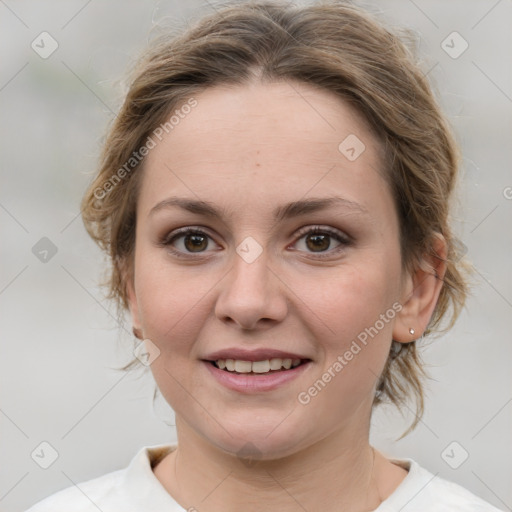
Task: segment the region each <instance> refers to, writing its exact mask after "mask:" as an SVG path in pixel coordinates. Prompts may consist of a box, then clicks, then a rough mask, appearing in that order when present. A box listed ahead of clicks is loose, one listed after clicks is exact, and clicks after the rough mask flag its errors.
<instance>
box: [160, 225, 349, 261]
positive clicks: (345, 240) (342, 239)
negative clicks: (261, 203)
mask: <svg viewBox="0 0 512 512" xmlns="http://www.w3.org/2000/svg"><path fill="white" fill-rule="evenodd" d="M309 234H313V235H315V234H322V235H328V236H329V237H331V238H334V239H335V240H336V241H337V242H339V243H340V244H341V245H340V246H338V247H336V248H335V249H332V250H328V251H326V252H323V253H314V252H312V253H310V254H312V255H314V257H315V258H318V259H322V258H327V257H331V256H332V255H333V253H334V254H337V253H338V252H340V251H342V250H344V249H345V248H346V247H348V246H350V245H351V244H352V240H351V239H350V238H349V237H348V236H347V235H344V234H342V233H341V232H339V231H337V230H333V229H330V228H323V227H321V226H313V227H306V228H302V229H301V230H299V232H298V233H297V237H298V238H297V240H296V241H299V240H300V239H301V238H303V237H304V236H305V235H309ZM186 235H200V236H206V237H208V238H210V239H211V238H212V237H211V236H210V235H208V233H206V232H205V231H202V230H201V229H198V228H191V227H186V228H180V229H177V230H176V231H174V232H172V233H170V234H169V235H168V236H166V237H165V238H164V239H163V240H162V241H161V242H160V245H161V246H163V247H166V248H167V249H168V250H169V251H170V252H171V253H172V254H173V255H174V256H176V257H178V258H190V257H194V256H193V255H194V254H196V255H199V257H200V255H201V253H200V252H199V253H185V254H186V255H185V254H184V253H183V252H181V251H177V250H176V249H174V248H173V247H172V244H173V243H174V242H175V241H176V240H177V239H179V238H181V237H184V236H186Z"/></svg>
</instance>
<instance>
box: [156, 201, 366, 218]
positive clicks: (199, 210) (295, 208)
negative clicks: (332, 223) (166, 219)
mask: <svg viewBox="0 0 512 512" xmlns="http://www.w3.org/2000/svg"><path fill="white" fill-rule="evenodd" d="M173 207H178V208H181V209H183V210H186V211H188V212H190V213H195V214H197V215H203V216H204V217H209V218H212V219H219V220H221V219H222V217H223V214H224V213H225V212H226V210H225V209H218V208H217V207H216V206H215V205H214V204H213V203H210V202H208V201H201V200H195V199H187V198H183V197H169V198H168V199H164V200H163V201H160V202H159V203H157V204H156V205H155V206H153V208H151V210H150V212H149V216H151V215H154V214H155V213H157V212H159V211H161V210H166V209H169V208H173ZM333 207H342V208H344V209H346V210H349V211H350V212H351V213H361V214H366V215H367V214H368V210H367V209H366V208H365V207H364V206H362V205H361V204H359V203H356V202H354V201H350V200H348V199H345V198H343V197H338V196H333V197H321V198H311V199H303V200H300V201H293V202H290V203H286V204H284V205H281V206H278V207H277V208H276V209H275V210H274V212H273V216H274V219H275V220H276V221H283V220H286V219H291V218H294V217H298V216H301V215H306V214H308V213H315V212H318V211H322V210H326V209H328V208H333Z"/></svg>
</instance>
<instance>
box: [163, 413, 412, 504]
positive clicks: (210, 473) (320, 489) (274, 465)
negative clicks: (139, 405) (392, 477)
mask: <svg viewBox="0 0 512 512" xmlns="http://www.w3.org/2000/svg"><path fill="white" fill-rule="evenodd" d="M177 427H178V448H177V449H176V450H175V451H173V452H172V453H171V454H169V455H168V456H167V457H166V458H165V459H164V460H163V461H162V462H161V463H160V464H159V465H158V466H157V468H155V475H156V476H157V478H158V479H159V480H160V481H161V482H162V484H163V485H164V487H165V488H166V489H167V491H168V492H169V493H170V494H171V495H172V496H173V497H174V499H175V500H176V501H177V502H178V503H180V504H181V505H182V506H183V507H184V508H185V509H187V510H188V509H190V510H194V509H197V510H208V512H217V511H219V512H220V511H222V512H231V511H233V512H234V511H235V510H236V511H239V510H244V511H245V512H252V511H260V510H280V511H283V512H288V511H292V510H293V511H297V510H300V509H301V508H302V509H304V510H308V511H309V512H313V511H322V512H331V511H332V512H334V511H335V510H336V511H339V510H340V509H342V510H344V511H347V512H363V511H369V510H374V509H375V508H377V507H378V505H379V504H380V503H381V501H382V498H381V496H380V494H381V493H380V492H379V482H380V480H381V477H380V476H379V474H380V473H381V472H382V470H383V465H385V464H386V463H388V464H390V463H389V462H388V461H386V459H384V458H383V457H382V456H381V455H380V454H378V453H377V454H376V452H375V451H374V450H373V448H372V447H371V446H370V445H369V441H368V435H366V436H361V435H358V436H357V437H356V436H353V435H347V433H346V432H335V433H333V434H332V435H331V436H328V437H327V438H324V439H322V440H321V441H318V442H317V443H315V444H314V445H312V446H309V447H307V448H306V449H304V450H301V451H299V452H297V453H294V454H293V455H290V456H288V457H284V458H281V459H278V460H259V461H251V460H241V459H239V458H237V457H236V456H233V455H231V454H228V453H226V452H224V451H222V450H220V449H219V448H216V447H215V446H213V445H211V443H208V442H207V441H206V440H205V439H204V438H202V437H200V436H198V435H197V434H196V433H195V432H194V431H192V430H191V429H190V428H189V427H188V426H187V425H186V424H184V423H183V422H181V421H180V420H179V418H177ZM366 434H368V432H367V433H366ZM391 466H392V464H391ZM402 479H403V476H402ZM384 486H385V485H384ZM388 487H389V486H388Z"/></svg>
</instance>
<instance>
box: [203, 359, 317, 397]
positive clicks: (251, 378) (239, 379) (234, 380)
mask: <svg viewBox="0 0 512 512" xmlns="http://www.w3.org/2000/svg"><path fill="white" fill-rule="evenodd" d="M203 362H204V364H205V365H206V367H207V368H208V371H209V372H210V373H211V374H212V375H213V376H214V377H215V379H217V381H218V382H220V383H221V384H222V385H223V386H225V387H227V388H229V389H232V390H233V391H238V392H240V393H256V392H260V391H272V390H273V389H277V388H278V387H280V386H283V385H284V384H286V383H287V382H290V381H291V380H293V379H295V378H297V377H298V376H299V375H301V374H302V373H303V372H304V371H306V370H307V369H308V368H309V366H310V364H311V361H308V362H307V363H303V364H301V365H299V366H296V367H295V368H290V369H289V370H281V371H279V372H272V373H262V374H254V373H245V374H244V373H232V372H228V371H226V370H221V369H219V368H217V367H216V366H215V365H214V364H212V363H210V362H208V361H203Z"/></svg>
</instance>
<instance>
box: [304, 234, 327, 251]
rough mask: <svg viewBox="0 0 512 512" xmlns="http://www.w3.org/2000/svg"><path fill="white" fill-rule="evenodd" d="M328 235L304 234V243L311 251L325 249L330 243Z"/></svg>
mask: <svg viewBox="0 0 512 512" xmlns="http://www.w3.org/2000/svg"><path fill="white" fill-rule="evenodd" d="M330 239H331V236H330V235H321V234H317V233H313V234H310V235H306V245H307V247H308V249H311V250H312V251H326V250H327V249H329V246H330V245H331V240H330Z"/></svg>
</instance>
